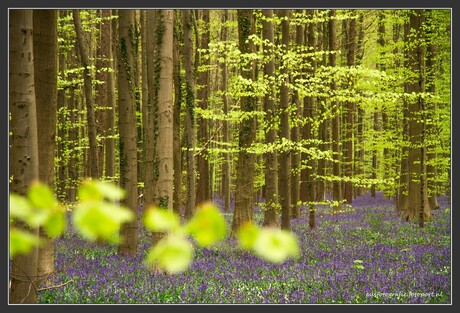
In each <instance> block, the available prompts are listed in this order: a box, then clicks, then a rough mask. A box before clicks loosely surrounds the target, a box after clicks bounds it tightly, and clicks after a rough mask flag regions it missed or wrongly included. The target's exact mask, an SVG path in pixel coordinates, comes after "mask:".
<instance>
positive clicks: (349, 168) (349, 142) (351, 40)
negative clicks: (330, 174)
mask: <svg viewBox="0 0 460 313" xmlns="http://www.w3.org/2000/svg"><path fill="white" fill-rule="evenodd" d="M355 54H356V18H355V17H354V16H353V17H352V18H351V19H350V23H349V26H348V40H347V66H349V67H350V68H351V67H354V66H355ZM354 80H355V78H354V77H353V76H350V77H349V80H348V88H350V89H353V88H354ZM346 107H347V115H346V118H347V124H346V125H347V128H346V141H345V146H346V153H345V176H347V178H348V179H350V180H348V181H347V182H346V183H345V190H344V197H345V199H346V201H347V203H348V204H351V203H352V201H353V183H352V182H351V178H352V177H353V154H354V151H353V128H354V115H355V103H354V102H353V101H351V100H348V101H347V103H346Z"/></svg>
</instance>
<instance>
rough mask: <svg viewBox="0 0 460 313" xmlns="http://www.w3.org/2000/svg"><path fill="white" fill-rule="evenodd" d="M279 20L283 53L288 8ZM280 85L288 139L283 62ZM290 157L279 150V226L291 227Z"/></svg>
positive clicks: (286, 48)
mask: <svg viewBox="0 0 460 313" xmlns="http://www.w3.org/2000/svg"><path fill="white" fill-rule="evenodd" d="M278 14H279V17H280V18H282V21H281V36H282V37H281V45H282V49H283V54H285V55H287V54H288V52H289V17H290V10H279V11H278ZM280 73H281V81H282V83H281V87H280V114H279V115H280V123H281V124H280V134H279V135H280V138H281V140H290V139H291V134H290V126H289V87H288V83H289V74H288V73H289V69H288V66H287V64H283V65H282V67H281V69H280ZM290 178H291V158H290V152H289V151H287V150H285V151H281V153H280V155H279V186H278V189H279V195H280V203H281V228H282V229H285V230H290V229H291V221H290V218H291V188H290V185H291V179H290Z"/></svg>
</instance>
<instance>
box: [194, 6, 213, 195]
mask: <svg viewBox="0 0 460 313" xmlns="http://www.w3.org/2000/svg"><path fill="white" fill-rule="evenodd" d="M196 13H197V14H196V15H198V11H196ZM201 19H202V22H203V23H204V25H205V31H204V32H203V33H202V34H201V38H200V49H208V45H209V36H210V27H209V10H201ZM197 36H198V34H197ZM196 53H197V54H198V55H199V63H196V64H195V66H196V68H197V69H198V66H208V65H209V64H210V63H209V58H204V57H203V52H198V51H197V52H196ZM208 86H209V74H208V70H203V71H198V70H197V86H196V89H197V91H196V93H197V100H196V102H197V105H199V107H200V108H201V109H203V110H207V109H208V97H209V89H208V88H209V87H208ZM197 123H198V134H197V140H198V142H199V143H200V144H201V146H202V147H203V145H204V144H206V143H207V141H208V121H207V120H206V119H204V118H198V119H197ZM207 154H208V152H207V148H204V147H203V150H201V151H200V153H199V154H198V155H197V157H196V161H197V171H198V178H197V182H196V203H200V202H203V201H205V200H209V199H211V192H210V188H209V186H210V181H211V180H210V177H209V161H208V159H207Z"/></svg>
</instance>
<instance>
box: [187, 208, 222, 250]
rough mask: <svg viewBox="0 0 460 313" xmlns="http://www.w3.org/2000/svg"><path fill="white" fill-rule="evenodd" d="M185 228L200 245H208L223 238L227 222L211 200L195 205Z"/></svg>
mask: <svg viewBox="0 0 460 313" xmlns="http://www.w3.org/2000/svg"><path fill="white" fill-rule="evenodd" d="M186 230H187V233H189V234H190V235H192V237H193V239H195V240H196V241H197V242H198V244H199V245H200V246H203V247H209V246H211V245H213V244H214V243H216V242H217V241H219V240H222V239H224V238H225V235H226V233H227V224H226V222H225V219H224V217H223V216H222V214H221V213H220V212H219V209H218V208H217V207H216V206H215V205H214V204H212V203H211V202H206V203H203V204H201V205H199V206H198V207H197V211H196V213H195V214H194V215H193V217H192V219H191V220H190V222H189V223H188V224H187V225H186Z"/></svg>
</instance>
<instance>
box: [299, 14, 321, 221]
mask: <svg viewBox="0 0 460 313" xmlns="http://www.w3.org/2000/svg"><path fill="white" fill-rule="evenodd" d="M307 14H308V15H307V16H308V17H309V18H310V19H311V21H310V23H308V28H307V36H306V37H307V38H306V41H307V46H308V47H309V50H310V53H311V54H312V56H311V57H309V58H308V60H309V61H310V64H311V66H310V67H307V68H306V69H305V72H306V74H307V75H309V76H310V77H313V75H315V72H316V68H317V58H316V57H315V56H313V54H314V53H315V51H316V23H315V22H313V18H314V10H307ZM316 99H317V97H316V96H315V95H311V96H307V97H305V98H304V103H303V117H304V119H305V120H306V122H305V123H304V125H303V127H302V134H301V135H302V139H304V140H306V141H307V147H309V148H311V147H312V146H313V145H312V144H310V143H309V141H310V140H312V139H313V135H314V134H313V128H312V125H313V120H314V110H315V109H316ZM302 162H304V163H306V166H305V167H303V168H302V171H301V173H300V174H301V181H302V183H303V184H301V186H304V187H303V188H301V190H300V200H301V201H303V202H307V201H308V202H309V204H308V225H309V226H310V228H315V224H316V222H315V213H316V212H315V204H314V201H315V200H316V199H315V198H316V197H315V195H316V188H315V183H314V181H313V178H312V173H313V172H314V166H315V163H314V160H313V159H312V158H311V156H309V155H308V154H307V153H302Z"/></svg>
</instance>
